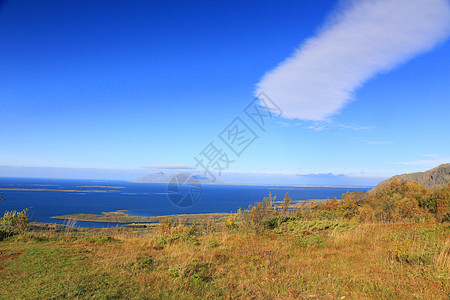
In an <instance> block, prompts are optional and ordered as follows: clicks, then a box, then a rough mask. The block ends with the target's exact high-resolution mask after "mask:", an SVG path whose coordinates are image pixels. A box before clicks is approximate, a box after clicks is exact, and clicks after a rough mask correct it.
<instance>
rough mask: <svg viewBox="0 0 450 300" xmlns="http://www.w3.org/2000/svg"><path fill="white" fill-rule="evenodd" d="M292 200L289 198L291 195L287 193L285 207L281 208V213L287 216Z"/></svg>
mask: <svg viewBox="0 0 450 300" xmlns="http://www.w3.org/2000/svg"><path fill="white" fill-rule="evenodd" d="M291 200H292V199H291V198H290V197H289V193H286V196H285V197H284V200H283V207H282V208H281V211H282V212H283V214H286V212H287V211H288V210H289V205H290V204H291Z"/></svg>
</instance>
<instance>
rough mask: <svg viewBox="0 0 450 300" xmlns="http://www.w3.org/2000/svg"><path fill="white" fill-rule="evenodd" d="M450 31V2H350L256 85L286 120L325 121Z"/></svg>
mask: <svg viewBox="0 0 450 300" xmlns="http://www.w3.org/2000/svg"><path fill="white" fill-rule="evenodd" d="M449 33H450V4H449V2H448V1H447V0H362V1H351V2H350V4H348V5H347V6H345V8H343V9H342V10H341V11H340V12H338V13H337V14H336V15H335V16H334V18H333V21H332V22H330V23H329V24H328V25H326V26H325V28H324V29H323V30H322V31H321V32H320V33H319V34H318V35H317V36H316V37H313V38H311V39H309V40H307V41H306V42H305V43H304V44H303V45H301V47H300V48H299V49H298V50H297V51H295V53H294V54H293V55H292V56H291V57H289V58H288V59H286V60H285V61H284V62H282V63H281V64H280V65H279V66H278V67H276V68H275V69H274V70H272V71H270V72H268V73H267V74H265V75H264V77H263V78H262V80H261V81H260V82H259V83H258V84H257V87H256V92H255V93H256V95H258V94H259V93H261V92H264V93H265V94H267V95H268V96H269V97H270V98H271V99H272V100H273V101H274V102H275V103H277V105H278V106H279V107H280V108H281V109H282V111H283V114H284V116H285V117H286V118H298V119H304V120H316V121H319V120H324V119H327V118H328V117H329V116H331V115H333V114H335V113H337V112H339V111H340V110H341V109H342V108H343V106H344V105H345V104H346V103H347V102H349V101H350V100H351V99H352V94H353V92H354V91H355V89H357V88H358V87H360V86H361V85H362V84H364V83H365V82H366V81H367V80H369V79H370V78H371V77H373V76H375V75H376V74H378V73H380V72H385V71H388V70H390V69H392V68H394V67H395V66H397V65H398V64H400V63H403V62H405V61H407V60H408V59H411V58H412V57H413V56H415V55H417V54H419V53H421V52H424V51H427V50H430V49H432V48H433V46H435V45H436V44H437V43H439V42H441V41H443V40H444V39H445V38H446V37H447V36H448V34H449Z"/></svg>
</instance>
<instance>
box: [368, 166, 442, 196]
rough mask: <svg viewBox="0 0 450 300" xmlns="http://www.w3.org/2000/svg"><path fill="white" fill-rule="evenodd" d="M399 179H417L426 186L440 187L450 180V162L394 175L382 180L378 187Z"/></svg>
mask: <svg viewBox="0 0 450 300" xmlns="http://www.w3.org/2000/svg"><path fill="white" fill-rule="evenodd" d="M394 179H398V180H399V181H417V182H418V183H419V184H420V185H422V186H423V187H426V188H429V189H430V188H440V187H443V186H444V185H446V184H448V183H449V182H450V163H448V164H443V165H440V166H438V167H436V168H434V169H431V170H428V171H425V172H417V173H410V174H402V175H396V176H393V177H391V178H389V179H387V180H384V181H382V182H380V183H379V184H378V185H377V187H376V188H375V190H376V189H379V188H381V187H382V186H384V185H385V184H386V183H387V182H389V181H391V180H394Z"/></svg>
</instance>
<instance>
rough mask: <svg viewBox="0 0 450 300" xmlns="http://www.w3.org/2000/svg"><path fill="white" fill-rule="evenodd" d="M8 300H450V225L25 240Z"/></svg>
mask: <svg viewBox="0 0 450 300" xmlns="http://www.w3.org/2000/svg"><path fill="white" fill-rule="evenodd" d="M0 252H1V254H0V298H2V299H3V298H6V299H9V298H28V299H30V298H33V299H36V298H42V299H47V298H52V299H62V298H80V299H88V298H100V299H109V298H132V299H194V298H201V299H211V298H226V299H236V298H264V299H273V298H281V299H294V298H297V299H298V298H300V299H302V298H304V299H309V298H318V299H343V297H346V298H348V299H352V298H356V299H358V298H382V299H392V298H400V299H448V298H449V297H450V225H449V224H448V223H447V224H445V223H444V224H435V223H428V224H425V223H401V224H398V223H397V224H373V225H370V224H369V225H368V224H353V223H342V222H321V221H303V222H301V221H299V220H293V221H292V222H289V221H288V222H286V223H284V224H282V226H279V227H278V228H276V230H264V231H262V232H259V233H258V234H256V233H255V232H251V231H248V232H245V231H238V230H236V231H234V230H224V231H213V232H207V233H203V234H202V232H197V233H194V232H191V233H189V234H177V235H161V234H157V232H150V231H139V232H137V231H131V229H130V230H125V229H122V230H118V229H117V230H115V229H108V230H97V231H89V232H88V231H87V232H84V233H83V232H75V233H73V232H66V233H58V234H56V233H51V232H40V233H26V234H23V235H20V236H15V237H11V238H8V239H6V240H3V241H2V242H0Z"/></svg>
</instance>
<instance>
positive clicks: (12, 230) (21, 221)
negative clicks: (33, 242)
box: [0, 209, 30, 240]
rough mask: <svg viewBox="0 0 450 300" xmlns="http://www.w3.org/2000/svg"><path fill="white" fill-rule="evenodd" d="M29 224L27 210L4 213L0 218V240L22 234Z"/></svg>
mask: <svg viewBox="0 0 450 300" xmlns="http://www.w3.org/2000/svg"><path fill="white" fill-rule="evenodd" d="M29 222H30V220H29V218H28V209H24V210H22V211H16V210H13V211H6V212H5V214H4V215H3V217H2V218H0V240H3V239H4V238H7V237H9V236H12V235H16V234H19V233H23V232H24V231H25V229H26V228H27V226H28V223H29Z"/></svg>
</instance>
